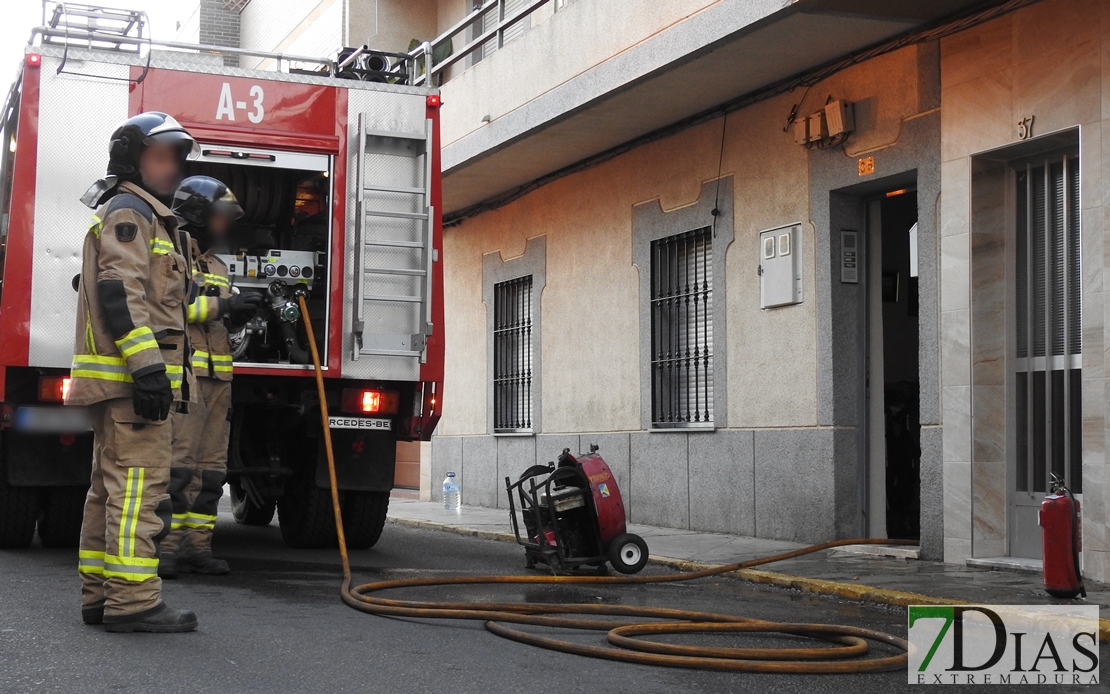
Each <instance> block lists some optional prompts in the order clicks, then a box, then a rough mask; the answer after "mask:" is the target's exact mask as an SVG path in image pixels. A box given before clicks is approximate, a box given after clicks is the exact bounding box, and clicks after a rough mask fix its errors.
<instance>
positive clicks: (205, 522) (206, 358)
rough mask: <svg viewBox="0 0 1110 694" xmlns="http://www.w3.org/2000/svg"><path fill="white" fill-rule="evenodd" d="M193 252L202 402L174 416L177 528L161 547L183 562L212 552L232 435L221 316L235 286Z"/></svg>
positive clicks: (218, 266)
mask: <svg viewBox="0 0 1110 694" xmlns="http://www.w3.org/2000/svg"><path fill="white" fill-rule="evenodd" d="M192 250H193V253H192V258H193V268H192V269H193V283H194V284H195V285H196V286H197V288H198V292H197V297H196V299H195V300H194V301H193V302H192V303H190V304H189V310H188V320H189V327H188V333H189V343H190V344H191V345H192V347H193V356H192V365H193V371H194V373H195V374H196V376H197V399H196V402H195V403H193V404H192V405H190V407H189V412H188V414H185V413H175V414H174V415H173V464H172V468H171V470H170V500H171V504H172V507H173V525H172V529H171V530H170V534H169V536H168V537H167V538H166V540H165V541H164V542H163V543H162V546H163V550H164V551H165V552H166V553H167V554H174V555H179V556H184V557H188V556H194V555H198V554H204V553H210V552H211V551H212V531H213V529H214V528H215V527H216V510H217V507H218V505H219V502H220V497H221V496H223V489H224V481H225V480H226V479H227V445H228V439H229V437H230V435H231V383H230V381H231V343H230V342H229V340H228V333H227V327H226V326H225V325H224V322H223V320H221V318H222V316H221V315H220V303H221V302H220V299H222V298H227V297H228V296H230V295H231V282H230V280H229V279H228V275H227V268H226V267H225V266H224V264H223V263H222V262H220V261H219V260H218V259H217V258H216V257H215V256H214V255H213V254H211V253H209V254H204V255H202V254H201V253H200V252H199V251H200V249H199V248H197V246H196V243H195V242H193V247H192Z"/></svg>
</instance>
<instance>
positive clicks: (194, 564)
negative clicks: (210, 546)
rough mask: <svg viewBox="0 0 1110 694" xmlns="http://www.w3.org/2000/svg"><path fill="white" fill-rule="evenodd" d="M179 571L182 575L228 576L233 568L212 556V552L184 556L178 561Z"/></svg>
mask: <svg viewBox="0 0 1110 694" xmlns="http://www.w3.org/2000/svg"><path fill="white" fill-rule="evenodd" d="M178 570H179V571H181V572H182V573H195V574H203V575H205V576H226V575H227V574H229V573H231V567H230V566H228V565H227V562H226V561H224V560H223V559H217V558H215V557H213V556H212V552H211V551H207V552H199V553H197V554H189V555H186V556H182V557H181V558H180V559H179V560H178Z"/></svg>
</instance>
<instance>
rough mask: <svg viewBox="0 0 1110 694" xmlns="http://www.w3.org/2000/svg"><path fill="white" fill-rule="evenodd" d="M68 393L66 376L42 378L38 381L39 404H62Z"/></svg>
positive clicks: (67, 378)
mask: <svg viewBox="0 0 1110 694" xmlns="http://www.w3.org/2000/svg"><path fill="white" fill-rule="evenodd" d="M68 392H69V377H68V376H43V377H41V378H40V379H39V400H40V401H41V402H64V401H65V399H66V393H68Z"/></svg>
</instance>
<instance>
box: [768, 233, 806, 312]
mask: <svg viewBox="0 0 1110 694" xmlns="http://www.w3.org/2000/svg"><path fill="white" fill-rule="evenodd" d="M800 303H802V225H801V224H800V223H798V224H788V225H786V226H781V227H776V228H774V229H768V230H766V231H761V232H760V233H759V307H760V308H775V307H776V306H789V305H791V304H800Z"/></svg>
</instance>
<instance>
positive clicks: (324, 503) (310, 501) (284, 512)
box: [277, 475, 338, 549]
mask: <svg viewBox="0 0 1110 694" xmlns="http://www.w3.org/2000/svg"><path fill="white" fill-rule="evenodd" d="M277 509H278V523H279V524H280V525H281V537H282V539H284V540H285V544H287V545H289V546H290V547H294V548H296V549H321V548H325V547H335V546H336V544H337V542H338V540H337V537H336V533H335V516H333V515H332V507H331V491H330V490H327V489H320V488H318V487H317V486H316V484H315V482H314V481H313V479H312V478H311V477H308V476H306V475H294V476H293V477H291V478H290V479H289V481H288V482H287V483H286V485H285V494H284V495H283V496H282V497H281V499H280V500H279V501H278V505H277Z"/></svg>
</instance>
